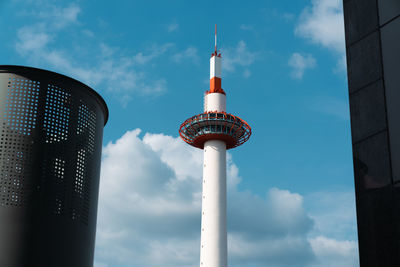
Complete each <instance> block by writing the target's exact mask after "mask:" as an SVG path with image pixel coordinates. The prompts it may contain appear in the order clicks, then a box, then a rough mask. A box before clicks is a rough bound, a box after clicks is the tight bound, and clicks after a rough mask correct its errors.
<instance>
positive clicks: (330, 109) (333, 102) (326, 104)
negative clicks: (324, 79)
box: [307, 96, 350, 120]
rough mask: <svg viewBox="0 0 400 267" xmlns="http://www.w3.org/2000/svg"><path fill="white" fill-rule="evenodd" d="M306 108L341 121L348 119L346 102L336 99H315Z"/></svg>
mask: <svg viewBox="0 0 400 267" xmlns="http://www.w3.org/2000/svg"><path fill="white" fill-rule="evenodd" d="M307 107H308V108H309V109H311V110H312V111H317V112H320V113H323V114H326V115H330V116H334V117H336V118H339V119H342V120H349V119H350V110H349V103H348V101H346V100H344V99H340V98H336V97H328V96H324V97H316V98H314V99H312V103H308V104H307Z"/></svg>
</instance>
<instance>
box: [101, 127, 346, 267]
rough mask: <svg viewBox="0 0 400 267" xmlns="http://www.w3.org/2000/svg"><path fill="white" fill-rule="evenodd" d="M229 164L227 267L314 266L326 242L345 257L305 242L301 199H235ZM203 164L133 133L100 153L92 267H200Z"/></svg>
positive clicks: (283, 195) (235, 175) (165, 140)
mask: <svg viewBox="0 0 400 267" xmlns="http://www.w3.org/2000/svg"><path fill="white" fill-rule="evenodd" d="M227 158H228V165H227V167H228V169H227V173H228V181H227V182H228V183H227V184H228V230H229V233H228V240H229V245H228V246H229V262H230V266H232V267H239V266H240V267H243V266H249V267H250V266H273V267H284V266H285V267H286V266H314V265H313V264H315V263H316V262H317V260H318V261H319V260H321V259H319V258H318V255H322V256H326V255H327V254H326V253H327V251H326V250H324V249H320V250H317V248H316V247H315V246H316V245H315V244H317V245H318V242H320V243H321V242H323V241H325V240H328V241H327V242H325V243H324V244H325V246H326V247H329V246H330V247H332V246H333V245H331V243H332V242H336V243H335V244H336V247H335V249H336V250H335V251H337V255H338V256H341V255H350V256H351V254H352V253H353V252H352V251H353V247H352V246H349V245H348V243H346V242H342V241H337V240H336V239H329V238H327V237H325V236H323V235H321V236H318V237H317V236H316V237H311V238H310V239H309V238H308V235H309V233H310V232H311V231H312V229H313V228H312V227H313V225H314V222H313V220H312V219H311V218H310V216H309V215H307V212H306V210H305V208H304V199H303V197H302V196H301V195H299V194H296V193H292V192H289V191H288V190H281V189H278V188H272V189H271V190H269V191H268V192H267V193H266V195H265V197H260V196H257V195H254V194H253V193H251V192H250V191H244V192H243V191H239V190H238V185H239V184H240V181H241V178H240V177H239V169H238V167H237V166H236V165H235V164H234V162H233V161H232V156H231V155H230V154H228V157H227ZM202 161H203V157H202V151H201V150H199V149H195V148H192V147H190V146H188V145H186V144H185V143H184V142H183V141H181V140H180V139H179V138H174V137H171V136H167V135H164V134H150V133H146V134H144V135H143V134H141V131H140V130H138V129H136V130H133V131H129V132H127V133H126V134H124V135H123V136H122V137H121V138H120V139H118V140H117V141H115V142H113V143H109V144H108V145H107V146H106V147H105V148H104V149H103V159H102V171H101V184H100V198H99V215H98V230H97V238H96V264H97V265H96V267H98V266H116V267H117V266H118V267H128V266H141V267H152V266H154V267H155V266H157V267H158V266H166V267H169V266H171V267H172V266H174V267H179V266H182V267H183V266H185V267H187V266H198V264H199V245H200V240H199V238H200V211H201V176H202ZM323 238H325V239H323ZM321 240H322V241H321ZM331 241H332V242H331ZM314 245H315V246H314ZM317 253H318V254H317ZM346 253H347V254H346ZM322 256H321V257H322ZM350 256H349V257H350ZM329 258H330V259H333V258H334V253H332V256H330V257H329ZM322 260H323V259H322ZM101 264H103V265H101ZM320 266H325V265H320ZM342 266H353V265H342Z"/></svg>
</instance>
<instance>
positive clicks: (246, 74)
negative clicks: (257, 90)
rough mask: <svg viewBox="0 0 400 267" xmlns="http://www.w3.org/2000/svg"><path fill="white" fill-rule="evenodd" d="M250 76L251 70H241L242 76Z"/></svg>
mask: <svg viewBox="0 0 400 267" xmlns="http://www.w3.org/2000/svg"><path fill="white" fill-rule="evenodd" d="M250 76H251V71H249V70H247V69H246V70H244V71H243V77H245V78H249V77H250Z"/></svg>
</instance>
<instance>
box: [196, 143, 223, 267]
mask: <svg viewBox="0 0 400 267" xmlns="http://www.w3.org/2000/svg"><path fill="white" fill-rule="evenodd" d="M200 266H201V267H226V266H227V233H226V144H225V142H223V141H220V140H210V141H206V142H205V144H204V166H203V193H202V217H201V252H200Z"/></svg>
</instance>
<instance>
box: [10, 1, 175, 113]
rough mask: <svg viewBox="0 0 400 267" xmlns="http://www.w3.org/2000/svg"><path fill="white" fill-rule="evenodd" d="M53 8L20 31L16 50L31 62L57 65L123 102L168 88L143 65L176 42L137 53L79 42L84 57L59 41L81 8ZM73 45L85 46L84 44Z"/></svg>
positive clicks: (41, 64)
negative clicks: (127, 53) (65, 47)
mask: <svg viewBox="0 0 400 267" xmlns="http://www.w3.org/2000/svg"><path fill="white" fill-rule="evenodd" d="M50 10H52V12H48V11H46V12H45V11H38V14H39V15H38V20H39V21H40V22H38V23H34V24H32V25H29V26H23V27H21V28H20V29H19V30H18V31H17V41H16V43H15V50H16V51H17V52H18V53H19V54H20V55H21V56H23V57H25V58H27V60H28V61H30V63H31V64H34V65H36V66H37V67H42V68H49V67H50V68H53V69H55V70H56V71H58V72H61V73H63V74H66V75H70V76H72V77H74V78H76V79H79V80H81V81H82V82H84V83H86V84H88V85H89V86H92V87H103V88H105V89H106V91H107V92H109V93H111V94H113V95H114V96H115V97H116V98H117V99H118V100H119V101H120V102H121V104H122V105H123V106H126V105H127V104H128V103H129V101H130V100H131V99H132V96H133V95H137V96H140V95H142V96H159V95H160V94H163V93H164V92H165V91H166V90H167V81H166V80H165V79H163V78H154V77H153V78H152V79H149V78H148V76H147V74H146V71H145V70H144V67H141V66H140V65H145V64H146V63H149V62H151V61H152V60H155V59H156V58H157V57H159V56H161V55H163V54H164V53H165V52H166V51H167V50H168V49H169V48H170V47H172V46H173V44H170V43H167V44H163V45H157V44H154V45H152V46H150V48H149V49H148V50H147V51H146V54H144V53H142V52H140V53H137V54H136V55H135V56H126V55H123V56H121V55H119V54H118V48H112V47H110V46H108V45H107V44H106V43H102V42H99V43H95V45H94V47H89V45H86V44H82V42H79V44H80V45H81V44H82V45H83V46H86V49H85V52H84V56H83V57H81V56H79V55H77V56H76V55H75V53H71V49H69V50H67V49H62V48H59V46H57V42H58V41H59V39H60V38H61V37H63V38H64V37H65V36H64V35H65V34H66V33H65V30H66V29H67V27H68V26H71V25H72V24H77V23H78V19H77V16H78V14H79V13H80V12H81V9H80V8H79V7H78V6H76V5H71V6H69V7H66V8H61V7H52V8H51V9H50ZM92 37H94V36H92ZM71 43H72V42H71ZM73 49H75V50H79V49H80V50H82V48H81V47H73ZM92 54H95V55H96V56H95V57H94V56H92Z"/></svg>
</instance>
